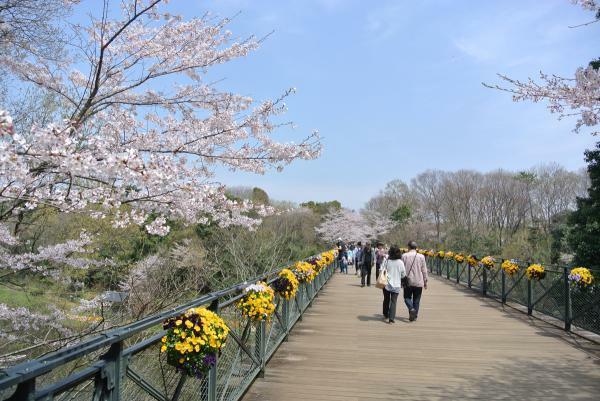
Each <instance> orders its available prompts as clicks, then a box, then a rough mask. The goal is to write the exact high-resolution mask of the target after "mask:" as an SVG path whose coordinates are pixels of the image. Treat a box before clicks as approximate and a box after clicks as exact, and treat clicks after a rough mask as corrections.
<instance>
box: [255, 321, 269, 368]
mask: <svg viewBox="0 0 600 401" xmlns="http://www.w3.org/2000/svg"><path fill="white" fill-rule="evenodd" d="M266 327H267V324H266V322H265V321H264V320H261V321H260V322H258V327H257V328H256V336H255V341H256V342H255V345H254V349H255V355H256V359H258V361H259V362H260V366H259V368H260V371H259V372H258V377H265V359H266V354H267V353H266V348H267V336H266V332H267V330H266Z"/></svg>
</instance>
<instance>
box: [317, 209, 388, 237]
mask: <svg viewBox="0 0 600 401" xmlns="http://www.w3.org/2000/svg"><path fill="white" fill-rule="evenodd" d="M393 226H394V224H393V222H391V221H390V220H389V219H388V218H385V217H384V216H381V215H379V214H377V213H373V212H372V213H369V214H361V213H358V212H355V211H353V210H349V209H344V208H342V209H340V210H335V211H333V212H330V213H328V214H327V215H325V217H324V219H323V222H322V223H321V224H320V225H319V226H318V227H316V229H315V231H316V232H317V234H318V235H319V236H320V237H321V238H323V239H324V240H325V241H328V242H335V241H336V240H338V239H341V240H342V241H347V242H356V241H364V240H370V239H375V238H377V237H379V236H380V235H383V234H385V233H386V232H388V231H389V230H390V229H391V228H392V227H393Z"/></svg>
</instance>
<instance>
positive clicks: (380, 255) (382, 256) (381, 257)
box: [375, 242, 387, 279]
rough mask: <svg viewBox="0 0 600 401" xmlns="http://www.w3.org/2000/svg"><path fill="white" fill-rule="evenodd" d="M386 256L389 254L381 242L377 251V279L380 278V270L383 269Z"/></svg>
mask: <svg viewBox="0 0 600 401" xmlns="http://www.w3.org/2000/svg"><path fill="white" fill-rule="evenodd" d="M386 256H387V254H386V252H385V249H384V248H383V244H382V243H381V242H379V243H377V250H376V251H375V279H377V277H379V270H380V269H381V265H382V263H383V261H384V260H385V257H386Z"/></svg>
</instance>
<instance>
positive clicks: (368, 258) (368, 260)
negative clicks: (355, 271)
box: [360, 242, 375, 287]
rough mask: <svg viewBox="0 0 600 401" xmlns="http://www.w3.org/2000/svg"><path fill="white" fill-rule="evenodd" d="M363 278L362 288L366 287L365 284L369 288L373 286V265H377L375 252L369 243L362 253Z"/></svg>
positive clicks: (361, 277)
mask: <svg viewBox="0 0 600 401" xmlns="http://www.w3.org/2000/svg"><path fill="white" fill-rule="evenodd" d="M360 260H361V268H362V270H361V276H360V286H361V287H364V286H365V282H366V284H367V287H370V286H371V272H372V271H373V265H374V264H375V250H374V249H373V248H371V243H370V242H367V243H366V244H365V247H364V249H363V251H362V255H361V258H360Z"/></svg>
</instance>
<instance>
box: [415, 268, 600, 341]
mask: <svg viewBox="0 0 600 401" xmlns="http://www.w3.org/2000/svg"><path fill="white" fill-rule="evenodd" d="M426 257H427V259H428V265H429V271H430V272H431V273H433V274H436V275H438V276H440V277H445V278H446V279H448V280H450V279H452V280H455V281H456V283H457V284H464V285H466V286H467V287H468V288H470V289H473V290H475V291H478V292H481V294H482V295H483V296H484V297H490V298H494V299H498V300H499V301H500V302H501V303H502V304H507V302H508V301H509V300H510V301H512V302H516V303H518V304H521V305H523V306H524V307H526V308H527V312H526V313H527V314H528V315H530V316H532V315H533V312H534V311H535V312H537V313H541V314H542V315H546V316H549V317H552V318H555V319H559V320H562V322H563V324H564V326H563V328H564V329H565V330H566V331H571V330H572V325H574V326H576V327H578V328H580V329H583V330H586V331H588V332H591V333H595V334H600V291H598V290H597V289H594V290H589V291H579V290H577V289H574V288H572V286H571V285H570V283H569V280H568V275H569V270H570V268H571V267H570V266H558V265H550V267H549V268H548V267H545V269H544V270H545V272H546V277H547V278H545V279H543V280H542V281H540V282H539V283H538V282H537V281H535V280H529V279H528V278H527V277H525V275H526V272H525V268H526V267H528V266H529V265H530V263H528V262H526V263H527V264H525V263H523V261H521V263H518V264H519V267H520V268H521V271H520V272H518V273H517V274H515V275H514V276H510V275H508V274H507V273H506V272H505V271H504V269H502V268H501V267H500V265H501V264H502V262H503V261H504V260H506V259H503V258H497V259H496V263H495V265H496V267H497V268H498V269H499V271H490V268H487V267H484V266H475V267H474V266H471V265H469V264H468V263H467V261H466V260H465V261H464V262H463V263H464V264H465V265H466V266H465V267H464V268H463V269H462V271H463V272H464V270H465V269H466V270H467V279H466V281H464V278H463V277H462V275H461V269H460V267H459V265H460V264H459V263H458V262H456V261H455V260H450V259H446V258H444V259H440V258H437V257H431V256H426ZM451 269H454V274H451V272H450V270H451ZM590 270H592V271H593V272H596V273H597V274H598V273H600V270H597V269H590ZM451 276H452V277H451ZM597 277H598V276H597ZM461 279H463V280H461ZM519 286H520V287H519ZM524 286H526V287H525V288H523V287H524ZM517 288H518V289H519V290H520V291H517ZM536 289H538V290H537V293H536ZM539 290H541V291H542V292H541V293H540V291H539ZM574 297H575V300H574ZM545 301H548V302H550V304H551V305H552V307H551V308H550V309H548V308H547V307H546V308H544V307H543V306H540V304H542V303H544V302H545ZM575 301H576V302H575ZM574 308H575V309H576V310H574ZM517 310H519V309H518V308H517ZM578 334H580V335H581V334H582V333H578ZM592 340H593V341H596V340H594V339H592Z"/></svg>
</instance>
